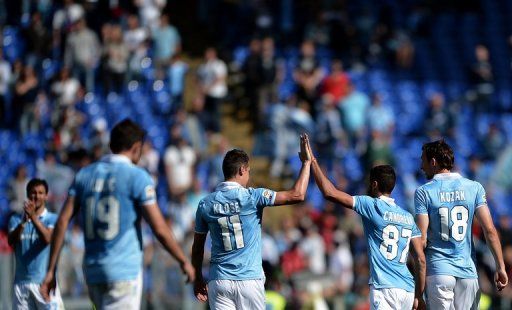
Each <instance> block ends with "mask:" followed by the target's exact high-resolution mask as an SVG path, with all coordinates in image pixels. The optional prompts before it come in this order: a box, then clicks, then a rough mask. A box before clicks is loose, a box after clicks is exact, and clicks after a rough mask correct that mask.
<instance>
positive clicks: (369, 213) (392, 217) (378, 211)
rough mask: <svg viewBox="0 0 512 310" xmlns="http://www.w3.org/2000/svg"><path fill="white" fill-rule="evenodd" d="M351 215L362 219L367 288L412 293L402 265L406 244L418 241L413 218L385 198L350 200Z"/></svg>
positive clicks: (406, 269)
mask: <svg viewBox="0 0 512 310" xmlns="http://www.w3.org/2000/svg"><path fill="white" fill-rule="evenodd" d="M354 211H356V212H357V213H359V214H360V215H361V217H362V219H363V227H364V235H365V237H366V240H367V242H368V259H369V261H370V282H369V283H370V285H373V287H375V288H376V289H383V288H400V289H403V290H406V291H407V292H414V278H413V276H412V275H411V273H410V272H409V269H408V268H407V265H406V264H407V256H408V254H409V242H410V241H411V239H412V238H418V237H421V232H420V230H419V229H418V227H417V226H416V224H415V223H414V217H413V216H412V215H411V214H410V213H409V212H407V211H405V210H404V209H402V208H400V207H399V206H397V205H396V204H395V201H394V199H392V198H389V197H386V196H380V197H379V198H372V197H370V196H354Z"/></svg>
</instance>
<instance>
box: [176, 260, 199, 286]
mask: <svg viewBox="0 0 512 310" xmlns="http://www.w3.org/2000/svg"><path fill="white" fill-rule="evenodd" d="M180 267H181V271H183V273H184V274H185V275H186V276H187V283H192V282H194V281H195V280H196V271H195V269H194V267H193V266H192V264H191V263H189V262H186V263H184V264H182V265H181V266H180Z"/></svg>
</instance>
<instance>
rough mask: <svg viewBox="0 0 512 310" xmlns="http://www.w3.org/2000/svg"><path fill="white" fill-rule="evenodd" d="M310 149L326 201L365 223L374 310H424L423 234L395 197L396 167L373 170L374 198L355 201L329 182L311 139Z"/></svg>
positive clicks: (354, 198) (371, 187)
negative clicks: (409, 259)
mask: <svg viewBox="0 0 512 310" xmlns="http://www.w3.org/2000/svg"><path fill="white" fill-rule="evenodd" d="M306 142H307V145H306V149H307V151H308V154H309V157H310V158H311V159H312V160H311V161H312V169H313V175H314V177H315V181H316V184H317V185H318V188H319V189H320V191H321V192H322V194H323V196H324V197H325V198H326V199H327V200H329V201H332V202H335V203H339V204H341V205H342V206H343V207H345V208H348V209H353V210H354V211H355V212H357V213H358V214H359V215H361V217H362V220H363V228H364V234H365V237H366V240H367V242H368V259H369V262H370V281H369V284H370V307H371V309H404V310H405V309H407V310H409V309H418V308H424V306H425V305H424V301H423V290H424V288H425V272H426V271H425V269H426V262H425V254H424V252H423V243H422V240H421V233H420V231H419V229H418V227H417V226H416V224H415V223H414V217H413V216H412V214H410V213H409V212H407V211H405V210H404V209H402V208H400V207H399V206H397V205H396V204H395V201H394V199H392V198H391V197H390V195H391V192H392V191H393V188H394V187H395V182H396V175H395V171H394V169H393V167H391V166H389V165H381V166H376V167H373V168H372V169H371V170H370V184H369V194H370V195H369V196H351V195H349V194H347V193H345V192H342V191H340V190H338V189H336V187H334V185H333V184H332V183H331V181H329V179H327V177H326V176H325V175H324V173H323V172H322V170H321V168H320V165H319V164H318V162H317V161H316V159H315V157H314V155H313V152H312V150H311V147H310V145H309V140H308V139H307V137H306ZM410 243H412V247H411V250H412V251H411V253H412V254H413V257H414V258H415V262H414V265H415V269H416V270H415V275H416V285H415V283H414V278H413V276H412V275H411V273H410V272H409V269H408V268H407V265H406V263H407V256H408V253H409V248H410Z"/></svg>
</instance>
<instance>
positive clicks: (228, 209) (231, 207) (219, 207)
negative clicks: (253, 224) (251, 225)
mask: <svg viewBox="0 0 512 310" xmlns="http://www.w3.org/2000/svg"><path fill="white" fill-rule="evenodd" d="M213 212H214V213H215V214H228V215H229V214H234V213H240V204H239V203H238V201H234V202H228V203H214V204H213Z"/></svg>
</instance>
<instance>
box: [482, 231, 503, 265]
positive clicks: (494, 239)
mask: <svg viewBox="0 0 512 310" xmlns="http://www.w3.org/2000/svg"><path fill="white" fill-rule="evenodd" d="M484 235H485V241H486V242H487V245H488V246H489V249H490V250H491V252H492V255H493V257H494V262H495V263H496V270H505V263H504V261H503V252H502V250H501V242H500V239H499V236H498V233H497V232H496V228H494V227H493V229H491V230H489V231H484Z"/></svg>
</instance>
